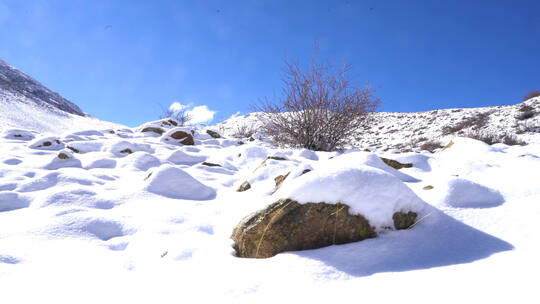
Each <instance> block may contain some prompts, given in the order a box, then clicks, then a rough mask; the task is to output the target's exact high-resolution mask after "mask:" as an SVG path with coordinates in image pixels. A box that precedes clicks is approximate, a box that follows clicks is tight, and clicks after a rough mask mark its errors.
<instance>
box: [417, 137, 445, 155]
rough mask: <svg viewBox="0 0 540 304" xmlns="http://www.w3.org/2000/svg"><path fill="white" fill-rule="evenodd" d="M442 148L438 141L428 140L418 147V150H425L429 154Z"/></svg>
mask: <svg viewBox="0 0 540 304" xmlns="http://www.w3.org/2000/svg"><path fill="white" fill-rule="evenodd" d="M442 147H443V145H442V144H441V142H440V141H438V140H428V141H426V142H424V143H423V144H421V145H420V149H422V150H426V151H429V152H433V151H435V150H437V149H440V148H442Z"/></svg>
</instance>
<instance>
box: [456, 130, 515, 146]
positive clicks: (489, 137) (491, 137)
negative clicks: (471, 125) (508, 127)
mask: <svg viewBox="0 0 540 304" xmlns="http://www.w3.org/2000/svg"><path fill="white" fill-rule="evenodd" d="M465 137H469V138H472V139H476V140H480V141H483V142H485V143H486V144H488V145H493V144H496V143H503V144H505V145H509V146H513V145H521V146H522V145H526V143H525V142H524V141H522V140H520V139H518V138H517V136H515V135H512V134H497V133H490V132H480V131H469V132H467V133H465Z"/></svg>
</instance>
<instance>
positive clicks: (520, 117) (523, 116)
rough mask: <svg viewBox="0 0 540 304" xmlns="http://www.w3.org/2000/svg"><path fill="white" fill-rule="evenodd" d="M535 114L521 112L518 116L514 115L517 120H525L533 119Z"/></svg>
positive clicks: (533, 112) (534, 112)
mask: <svg viewBox="0 0 540 304" xmlns="http://www.w3.org/2000/svg"><path fill="white" fill-rule="evenodd" d="M535 114H536V111H527V112H521V113H519V114H518V115H516V119H517V120H525V119H529V118H531V117H533V116H534V115H535Z"/></svg>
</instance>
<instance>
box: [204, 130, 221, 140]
mask: <svg viewBox="0 0 540 304" xmlns="http://www.w3.org/2000/svg"><path fill="white" fill-rule="evenodd" d="M206 133H207V134H208V135H210V136H211V137H212V138H221V135H219V133H218V132H216V131H212V130H206Z"/></svg>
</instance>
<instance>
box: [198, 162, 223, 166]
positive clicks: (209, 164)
mask: <svg viewBox="0 0 540 304" xmlns="http://www.w3.org/2000/svg"><path fill="white" fill-rule="evenodd" d="M202 165H203V166H208V167H221V165H219V164H214V163H209V162H203V163H202Z"/></svg>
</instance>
